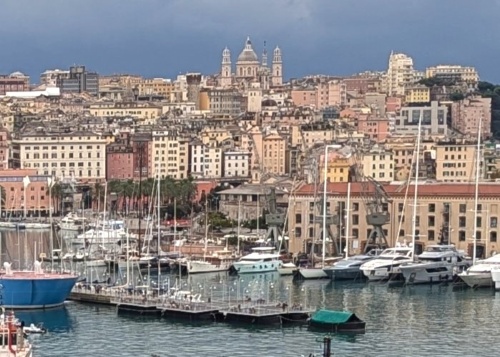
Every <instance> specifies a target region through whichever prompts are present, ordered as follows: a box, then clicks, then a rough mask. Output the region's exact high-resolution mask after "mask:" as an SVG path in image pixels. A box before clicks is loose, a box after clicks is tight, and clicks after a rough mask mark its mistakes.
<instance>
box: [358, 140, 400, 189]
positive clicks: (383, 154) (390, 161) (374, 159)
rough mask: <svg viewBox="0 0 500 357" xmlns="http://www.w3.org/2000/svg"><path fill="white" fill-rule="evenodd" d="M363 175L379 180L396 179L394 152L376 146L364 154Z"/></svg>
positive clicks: (388, 180)
mask: <svg viewBox="0 0 500 357" xmlns="http://www.w3.org/2000/svg"><path fill="white" fill-rule="evenodd" d="M362 166H363V175H365V176H369V177H372V178H373V179H375V180H376V181H378V182H390V181H393V180H394V156H393V154H392V152H389V151H386V150H384V149H383V148H380V147H374V148H372V149H371V150H370V151H369V152H367V153H365V154H364V155H363V160H362Z"/></svg>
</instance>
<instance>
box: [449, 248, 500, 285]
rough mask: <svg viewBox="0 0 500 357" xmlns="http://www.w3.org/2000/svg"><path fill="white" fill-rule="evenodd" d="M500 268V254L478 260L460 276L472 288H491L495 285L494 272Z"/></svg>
mask: <svg viewBox="0 0 500 357" xmlns="http://www.w3.org/2000/svg"><path fill="white" fill-rule="evenodd" d="M498 267H500V254H496V255H494V256H492V257H489V258H486V259H482V260H478V261H477V262H476V264H474V265H473V266H471V267H470V268H469V269H467V270H465V271H464V272H462V273H460V274H458V276H459V277H460V279H462V280H463V281H464V282H465V283H466V284H467V285H469V286H470V287H471V288H482V287H490V286H492V285H493V280H492V270H493V269H494V268H498Z"/></svg>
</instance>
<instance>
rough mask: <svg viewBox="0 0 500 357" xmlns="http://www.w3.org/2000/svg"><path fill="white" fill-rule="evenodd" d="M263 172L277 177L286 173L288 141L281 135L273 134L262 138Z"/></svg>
mask: <svg viewBox="0 0 500 357" xmlns="http://www.w3.org/2000/svg"><path fill="white" fill-rule="evenodd" d="M262 147H263V155H262V170H263V172H269V173H273V174H276V175H284V174H285V173H286V171H285V170H286V140H285V138H284V137H282V136H281V135H280V134H278V133H276V132H271V133H269V134H268V135H265V136H264V137H263V138H262Z"/></svg>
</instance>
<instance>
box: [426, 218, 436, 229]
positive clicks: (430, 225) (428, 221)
mask: <svg viewBox="0 0 500 357" xmlns="http://www.w3.org/2000/svg"><path fill="white" fill-rule="evenodd" d="M435 221H436V219H435V217H434V216H429V217H428V218H427V225H428V226H429V227H434V225H435V223H436V222H435Z"/></svg>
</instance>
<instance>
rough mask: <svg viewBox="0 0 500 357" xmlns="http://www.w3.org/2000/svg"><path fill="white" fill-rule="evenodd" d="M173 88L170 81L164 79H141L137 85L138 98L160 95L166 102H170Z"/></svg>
mask: <svg viewBox="0 0 500 357" xmlns="http://www.w3.org/2000/svg"><path fill="white" fill-rule="evenodd" d="M174 87H175V86H174V84H173V83H172V81H171V80H170V79H165V78H148V79H143V80H142V81H140V82H139V83H138V84H137V88H138V89H139V95H140V96H148V95H160V96H163V97H165V98H166V99H168V100H170V96H171V94H172V93H173V92H174Z"/></svg>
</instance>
